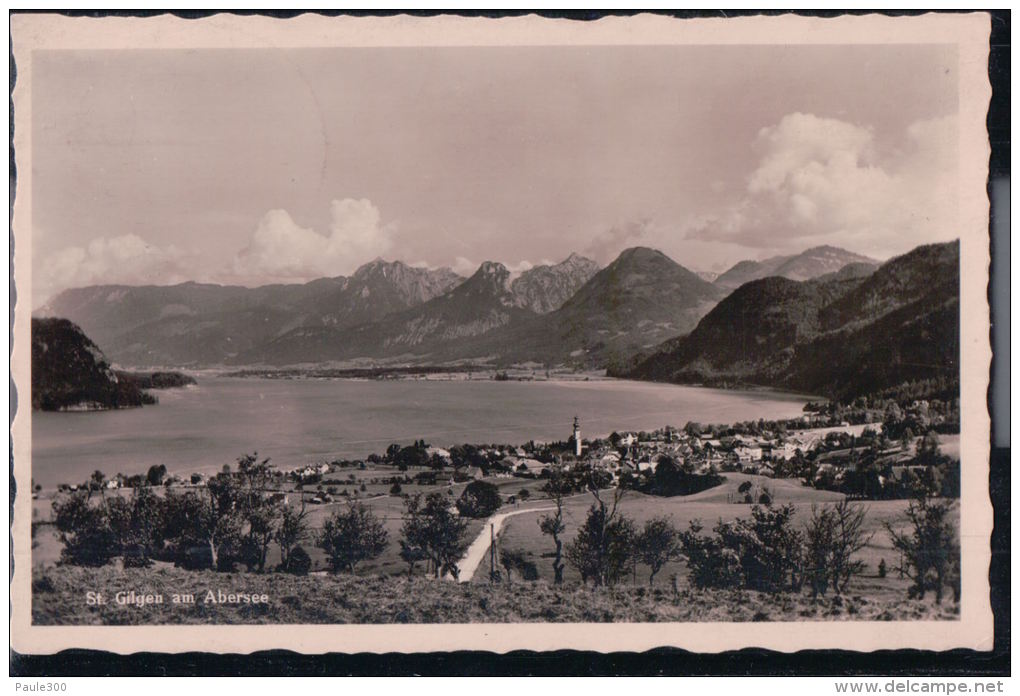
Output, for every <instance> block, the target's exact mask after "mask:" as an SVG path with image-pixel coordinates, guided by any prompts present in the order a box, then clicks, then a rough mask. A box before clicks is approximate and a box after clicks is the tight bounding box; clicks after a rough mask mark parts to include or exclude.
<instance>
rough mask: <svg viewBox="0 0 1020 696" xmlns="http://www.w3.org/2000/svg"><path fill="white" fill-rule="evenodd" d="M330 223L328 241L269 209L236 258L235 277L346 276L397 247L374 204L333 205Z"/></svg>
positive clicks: (346, 202)
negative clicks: (381, 222)
mask: <svg viewBox="0 0 1020 696" xmlns="http://www.w3.org/2000/svg"><path fill="white" fill-rule="evenodd" d="M330 218H331V220H330V225H329V235H328V236H327V235H323V234H319V233H318V232H316V231H315V230H313V229H310V228H305V227H301V226H300V225H298V224H297V223H296V222H294V220H293V218H291V216H290V214H289V213H288V212H287V211H285V210H279V209H277V210H270V211H269V212H268V213H266V214H265V215H264V216H263V217H262V219H261V220H260V221H259V224H258V227H257V228H256V230H255V232H254V234H253V235H252V237H251V240H250V241H249V243H248V246H247V247H245V248H244V249H242V250H241V251H240V252H239V253H238V254H237V256H236V258H235V259H234V264H233V265H234V273H235V274H236V275H238V276H241V277H250V278H251V279H252V280H255V281H258V282H267V281H270V280H288V279H289V280H309V279H312V278H318V277H322V276H337V275H346V274H348V273H351V272H352V271H354V270H355V269H356V268H357V267H358V266H359V265H361V264H363V263H365V262H366V261H369V260H371V259H373V258H375V257H377V256H381V255H382V254H385V253H386V252H388V251H389V250H390V249H391V248H392V246H393V239H392V229H391V227H390V226H384V225H381V224H380V215H379V210H378V208H376V207H375V206H374V205H373V204H372V202H371V201H369V200H366V199H360V200H354V199H351V198H345V199H343V200H334V201H333V202H332V203H331V204H330Z"/></svg>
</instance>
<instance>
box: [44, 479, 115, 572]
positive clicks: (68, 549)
mask: <svg viewBox="0 0 1020 696" xmlns="http://www.w3.org/2000/svg"><path fill="white" fill-rule="evenodd" d="M53 522H54V526H55V527H56V528H57V532H58V533H59V537H60V541H61V543H62V544H63V545H64V548H63V549H62V550H61V552H60V558H61V560H62V561H63V562H65V563H69V564H72V565H83V566H93V567H98V566H103V565H106V564H107V563H109V562H110V559H111V558H113V557H114V556H116V555H117V549H116V539H115V537H114V534H113V530H111V528H110V524H109V518H108V517H107V514H106V507H105V506H104V505H92V504H91V503H90V501H89V494H88V492H85V491H77V492H75V493H72V494H71V495H70V496H68V497H66V498H64V497H59V498H57V499H55V500H54V501H53Z"/></svg>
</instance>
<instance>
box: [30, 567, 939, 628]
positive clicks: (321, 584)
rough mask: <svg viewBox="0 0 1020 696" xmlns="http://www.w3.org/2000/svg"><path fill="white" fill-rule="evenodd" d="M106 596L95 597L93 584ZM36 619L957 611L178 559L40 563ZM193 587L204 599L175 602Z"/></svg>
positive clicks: (398, 619)
mask: <svg viewBox="0 0 1020 696" xmlns="http://www.w3.org/2000/svg"><path fill="white" fill-rule="evenodd" d="M90 590H92V591H101V592H102V593H103V596H104V599H105V600H106V603H105V604H102V605H97V604H94V605H89V604H88V602H87V594H86V593H87V592H88V591H90ZM210 590H211V591H213V592H214V593H216V592H218V591H222V592H223V593H224V594H228V593H250V594H262V593H265V594H266V595H268V602H267V603H265V604H219V603H206V601H205V598H206V596H207V595H206V593H207V592H209V591H210ZM129 591H134V592H135V593H136V595H144V594H153V595H156V594H158V595H161V596H162V598H163V603H162V604H148V605H144V606H138V605H132V604H118V603H117V602H116V594H117V593H118V592H129ZM32 593H33V603H32V620H33V623H35V624H36V625H55V624H60V625H97V624H108V625H109V624H118V625H119V624H144V625H157V624H260V623H261V624H267V623H272V624H377V623H472V622H484V623H506V622H584V623H592V622H662V621H847V620H850V621H875V620H884V621H893V620H918V619H927V620H933V619H934V620H956V619H958V618H959V613H958V608H957V607H956V606H955V605H953V604H952V603H951V602H949V601H948V600H947V601H945V602H944V603H943V605H942V606H936V605H935V603H934V600H933V599H932V598H931V597H930V596H929V597H928V598H926V599H925V600H923V601H920V600H907V599H906V597H905V595H900V596H898V597H896V598H895V599H883V598H880V599H876V598H873V597H871V596H870V595H867V596H864V595H862V594H860V593H856V592H854V593H851V594H850V595H848V596H847V597H845V598H834V597H829V598H824V599H820V600H811V599H809V598H807V597H806V596H804V595H801V596H791V595H766V594H761V593H757V592H743V591H719V590H711V591H700V590H692V589H689V588H683V589H681V590H680V591H679V592H677V593H676V594H674V593H673V592H672V590H668V589H666V588H665V587H664V586H661V585H660V586H658V587H655V588H650V589H649V588H646V587H635V586H621V587H617V588H613V589H611V590H607V589H603V590H598V591H592V590H590V589H586V588H582V587H579V586H577V585H576V584H570V585H565V586H563V587H559V588H557V587H553V586H551V585H549V584H548V583H546V582H544V581H539V582H534V583H517V582H515V583H513V584H512V585H509V586H508V585H505V584H504V585H496V586H491V587H490V586H488V585H475V584H471V583H461V584H458V583H453V582H448V581H441V580H430V579H425V578H418V577H416V578H407V577H386V576H379V575H376V576H370V577H357V576H343V575H339V576H334V575H318V576H314V575H313V576H305V577H294V576H289V575H284V574H279V573H271V574H248V573H214V572H212V571H185V570H181V569H177V568H172V567H167V566H157V567H153V568H148V569H128V570H121V569H118V568H116V567H113V566H107V567H105V568H99V569H90V568H76V567H70V566H58V567H50V568H44V569H41V568H37V569H36V570H35V571H34V573H33V580H32ZM174 594H177V595H184V594H190V595H193V596H194V598H195V601H194V603H188V604H175V603H174V602H173V595H174Z"/></svg>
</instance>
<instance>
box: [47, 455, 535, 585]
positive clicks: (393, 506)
mask: <svg viewBox="0 0 1020 696" xmlns="http://www.w3.org/2000/svg"><path fill="white" fill-rule="evenodd" d="M352 472H353V473H355V474H358V475H360V476H361V477H363V479H364V480H366V481H370V480H372V479H378V478H389V477H391V476H394V475H397V472H395V471H393V470H385V471H383V470H377V471H373V470H367V471H357V470H352ZM333 476H337V477H339V474H336V475H333ZM344 476H346V474H344ZM360 480H361V479H359V481H360ZM485 480H486V481H489V482H490V483H493V484H495V485H496V486H497V487H498V488H499V489H500V494H501V495H503V496H504V497H507V496H509V495H516V494H518V493H519V492H520V490H521V489H522V488H527V489H528V491H529V495H530V496H531V498H532V500H533V501H534V499H537V498H539V497H541V496H544V495H545V494H544V493H542V492H541V491H540V490H539V489H540V488H541V486H542V485H543V484H544V483H545V482H544V481H538V480H529V479H519V478H495V477H491V478H487V479H485ZM466 486H467V483H457V484H454V485H452V486H449V485H437V486H417V485H403V486H402V492H403V493H406V494H408V495H415V494H418V493H421V494H423V495H424V494H428V493H433V492H436V491H439V492H441V493H443V494H444V495H449V496H450V499H451V500H456V499H457V498H458V497H460V495H461V493H463V492H464V488H465V487H466ZM348 489H349V490H351V491H353V490H357V487H352V486H348ZM365 489H366V490H365V491H364V492H361V491H359V493H358V495H359V498H358V500H359V501H360V502H362V503H364V504H365V505H366V506H368V507H369V508H370V509H371V510H372V512H373V513H374V514H375V515H376V516H377V517H379V518H380V519H382V520H383V524H384V525H385V527H386V531H387V532H388V533H389V541H390V544H389V547H388V548H387V549H386V551H385V552H384V553H383V554H382V555H381V556H380V557H379V558H377V559H375V560H373V561H369V562H366V563H364V564H363V565H361V566H359V567H358V573H359V574H360V575H379V574H382V575H395V574H401V573H406V572H407V565H406V564H405V563H404V562H403V561H402V560H400V556H399V553H400V545H399V544H398V540H399V539H400V527H401V525H402V524H403V517H402V516H403V513H404V499H403V498H401V497H399V496H394V495H390V493H389V490H390V484H389V483H386V484H381V483H378V484H372V483H366V485H365ZM106 495H130V491H116V490H115V491H109V492H107V493H106ZM290 497H291V498H292V501H291V502H292V504H296V501H297V500H298V499H299V498H298V496H297V494H294V493H292V494H291V496H290ZM52 503H53V499H52V493H48V494H44V495H42V496H40V497H39V499H38V500H34V501H33V506H32V507H33V509H32V518H33V523H34V530H33V539H32V565H33V566H34V567H36V568H43V567H47V566H52V565H54V564H56V563H57V562H58V561H59V560H60V551H61V544H60V542H59V540H58V539H57V536H56V533H55V530H54V528H53V526H52V525H51V524H50V523H49V521H50V519H51V517H52ZM545 504H548V501H546V502H545ZM347 505H348V501H347V499H346V498H340V499H339V500H335V501H334V502H332V503H326V504H322V505H311V504H309V505H307V508H306V509H307V511H308V524H309V527H310V529H311V532H312V536H313V537H314V536H315V535H316V534H317V533H318V532H319V530H321V529H322V526H323V523H324V522H325V520H326V518H328V517H329V516H330V515H332V514H333V513H334V512H336V511H338V510H345V509H346V508H347ZM529 505H530V506H532V507H535V506H536V505H537V504H536V503H535V502H530V503H525V504H524V505H523V506H522V507H527V506H529ZM509 509H511V508H510V507H509V506H504V508H503V510H504V511H506V510H509ZM514 509H516V508H514ZM484 524H485V521H484V520H471V521H470V522H469V524H468V536H467V538H468V540H469V541H470V540H473V539H474V538H475V537H476V536H477V535H478V534H479V533H481V531H482V529H483V526H484ZM303 546H304V548H305V550H306V551H307V552H308V555H309V556H311V558H312V569H313V570H323V569H325V568H326V567H327V565H326V558H325V554H324V553H323V552H322V551H321V550H320V549H319V548H317V547H316V546H315V542H314V540H309V541H307V542H306V543H305V544H304V545H303ZM279 554H280V551H279V548H277V547H276V545H275V544H274V545H273V546H272V548H271V549H270V555H269V561H268V564H269V566H270V567H274V566H276V564H278V563H279V562H280V555H279Z"/></svg>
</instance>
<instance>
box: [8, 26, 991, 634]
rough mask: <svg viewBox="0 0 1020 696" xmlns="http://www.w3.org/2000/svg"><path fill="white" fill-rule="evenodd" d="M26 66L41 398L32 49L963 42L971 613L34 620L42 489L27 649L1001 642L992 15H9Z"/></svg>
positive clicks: (21, 107)
mask: <svg viewBox="0 0 1020 696" xmlns="http://www.w3.org/2000/svg"><path fill="white" fill-rule="evenodd" d="M10 26H11V36H12V42H13V51H14V56H15V61H16V66H17V70H18V75H17V84H16V86H15V89H14V103H15V156H16V164H17V170H18V172H20V173H22V176H20V177H19V178H18V181H17V197H16V200H15V203H14V218H13V226H14V235H15V247H14V250H13V254H14V266H15V280H16V281H17V288H18V293H19V300H20V301H19V302H18V304H17V307H16V310H15V318H14V344H13V353H12V361H11V374H12V376H13V378H14V381H15V385H16V387H17V390H18V394H19V403H20V404H22V405H23V404H27V403H29V401H30V400H29V399H28V394H29V390H30V374H31V373H30V365H29V355H30V348H29V320H30V312H29V311H28V308H29V307H30V306H31V302H30V301H29V300H28V299H27V298H28V297H30V288H31V263H30V259H31V255H32V238H31V234H30V230H31V229H32V217H31V215H32V205H31V200H32V182H31V177H30V176H27V175H26V173H27V172H30V171H31V152H32V133H31V129H30V124H31V76H32V51H33V50H35V49H57V48H59V49H95V48H102V49H108V50H116V49H126V48H191V49H200V48H214V47H215V48H225V47H231V48H241V47H247V48H280V49H283V48H290V47H312V46H411V45H414V46H421V45H429V46H494V45H535V46H537V45H627V44H631V45H634V44H663V45H672V44H716V45H726V44H730V45H732V44H742V43H757V44H763V43H764V44H833V43H840V44H848V43H857V44H860V43H863V44H890V43H893V44H919V43H951V44H956V45H957V46H958V50H959V58H960V60H959V70H960V79H959V84H960V95H959V97H960V99H959V103H960V114H959V115H960V158H959V163H960V164H959V166H960V172H959V173H960V176H959V180H960V181H961V182H962V183H961V191H960V230H961V232H960V237H961V246H960V262H961V293H960V308H961V367H962V369H961V384H962V390H961V410H962V433H961V452H962V453H963V460H964V462H965V468H964V471H963V483H962V495H961V509H962V522H961V535H960V536H961V546H962V552H963V561H964V562H963V598H962V602H961V619H960V621H949V622H930V621H929V622H817V623H808V622H796V623H687V624H681V623H657V624H555V623H551V624H539V623H534V624H466V625H460V624H433V625H397V626H392V625H359V626H354V625H335V626H333V625H331V626H320V625H315V626H292V625H267V626H251V625H243V626H151V627H149V626H131V627H118V626H87V627H77V626H75V627H72V626H66V627H64V626H45V627H42V626H32V625H31V623H30V621H31V613H30V610H29V607H30V602H31V572H30V568H31V562H30V521H31V500H30V498H29V497H27V496H24V495H21V496H18V498H17V500H16V501H15V505H14V520H13V522H14V524H13V529H12V534H13V542H14V559H15V571H14V576H13V581H12V583H11V601H12V605H11V608H12V614H11V624H10V628H11V647H12V648H13V649H14V650H17V651H18V652H21V653H32V654H42V653H53V652H56V651H59V650H63V649H66V648H91V649H99V650H108V651H112V652H116V653H131V652H135V651H143V650H146V651H157V652H180V651H186V650H200V651H207V652H228V651H229V652H251V651H256V650H265V649H272V648H285V649H290V650H295V651H298V652H303V653H321V652H366V651H367V652H390V651H398V652H422V651H443V650H459V649H471V650H491V651H495V652H506V651H509V650H515V649H532V650H553V649H561V648H573V649H580V650H597V651H614V650H627V651H642V650H647V649H651V648H656V647H661V646H676V647H681V648H686V649H688V650H694V651H698V652H717V651H721V650H728V649H737V648H744V647H763V648H771V649H774V650H781V651H794V650H800V649H804V648H842V649H850V650H875V649H883V648H907V647H909V648H923V649H933V650H943V649H949V648H957V647H969V648H974V649H978V650H982V649H985V650H987V649H991V647H992V612H991V607H990V603H989V583H988V565H989V562H990V559H991V551H990V535H991V530H992V508H991V504H990V502H989V499H988V462H989V439H990V438H989V429H990V420H989V415H988V411H987V407H986V393H987V387H988V381H989V367H990V362H991V347H990V343H989V326H990V323H989V307H988V303H987V299H986V298H987V295H986V290H987V285H988V272H989V263H990V257H989V237H988V222H989V203H988V198H987V195H986V179H987V172H988V157H989V153H990V148H989V145H988V139H987V132H986V128H985V118H986V113H987V109H988V103H989V99H990V96H991V87H990V85H989V82H988V77H987V64H988V38H989V32H990V20H989V17H988V15H986V14H983V13H972V14H937V15H936V14H928V15H922V16H916V17H900V18H896V17H885V16H879V15H866V16H844V17H838V18H832V19H819V18H809V17H802V16H795V15H785V16H778V17H740V18H731V19H688V20H677V19H672V18H668V17H662V16H656V15H638V16H634V17H628V18H620V17H611V18H604V19H600V20H598V21H595V22H576V21H570V20H553V19H543V18H539V17H536V16H529V17H515V18H503V19H475V18H463V17H434V18H415V17H409V16H406V15H404V16H396V17H386V18H350V17H340V18H335V17H334V18H326V17H321V16H318V15H301V16H299V17H295V18H293V19H288V20H278V19H273V18H268V17H239V16H234V15H228V14H220V15H215V16H212V17H208V18H205V19H201V20H184V19H178V18H175V17H172V16H161V17H153V18H144V19H137V18H120V17H118V18H110V17H107V18H101V19H94V18H67V17H61V16H54V15H15V16H13V17H12V18H11V24H10ZM31 428H32V425H31V418H30V410H29V409H26V408H24V406H22V407H20V408H19V409H18V412H17V415H16V417H15V419H14V425H13V428H12V436H13V446H14V450H13V456H14V468H15V476H16V480H17V484H18V490H22V491H24V490H28V487H29V484H30V480H31V441H32V440H31Z"/></svg>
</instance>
